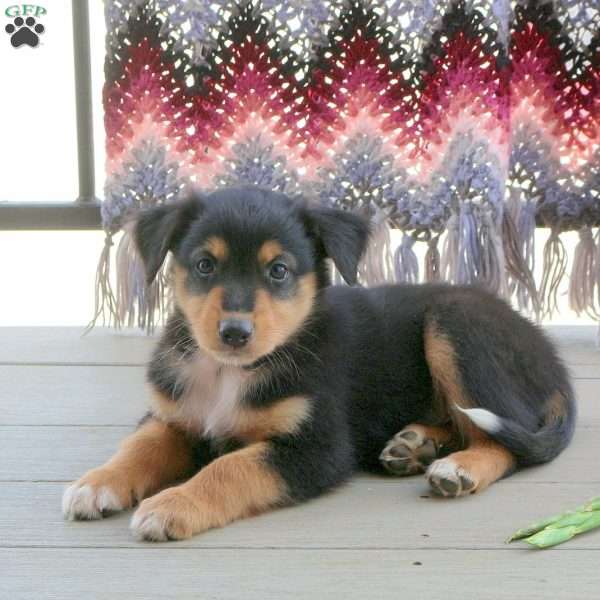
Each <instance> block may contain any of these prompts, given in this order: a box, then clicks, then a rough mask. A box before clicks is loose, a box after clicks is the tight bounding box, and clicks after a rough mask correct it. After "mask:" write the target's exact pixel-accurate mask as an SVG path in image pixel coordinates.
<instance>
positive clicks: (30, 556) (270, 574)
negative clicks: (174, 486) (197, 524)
mask: <svg viewBox="0 0 600 600" xmlns="http://www.w3.org/2000/svg"><path fill="white" fill-rule="evenodd" d="M598 560H600V554H599V553H598V552H585V553H584V552H579V551H576V550H567V551H564V552H552V551H549V552H544V553H540V552H531V551H530V552H525V551H518V550H515V551H500V550H479V551H477V550H454V551H448V550H446V551H424V550H412V551H408V552H396V551H390V550H376V551H365V550H337V551H336V550H246V551H241V552H240V551H239V550H210V551H203V550H177V551H176V550H168V549H164V546H163V549H160V550H153V551H132V550H124V549H107V550H97V549H88V550H82V549H77V550H69V549H65V550H42V549H22V550H2V551H0V564H2V567H3V571H5V573H4V574H3V576H2V580H3V581H2V583H0V585H1V586H2V588H3V589H4V590H6V592H5V595H4V596H3V597H5V598H10V599H11V600H31V599H32V598H60V599H61V600H80V598H98V597H103V598H111V600H154V599H158V598H160V599H167V598H178V600H186V599H194V600H196V599H197V598H206V599H217V598H218V599H219V600H239V599H240V598H245V599H247V600H253V599H259V600H270V599H277V600H280V599H281V598H286V599H287V598H296V599H303V598H310V599H318V600H339V598H346V599H354V598H356V599H360V600H364V599H365V598H377V599H378V600H388V599H389V600H397V599H398V598H419V599H420V600H428V599H432V600H439V599H440V598H446V597H448V596H450V595H452V593H453V591H454V593H455V594H456V593H457V594H459V595H460V597H461V598H477V599H478V600H505V599H506V600H514V599H515V598H527V599H528V600H547V598H553V599H554V600H583V599H585V600H589V599H590V598H596V597H597V595H598V585H599V583H600V575H599V574H598V569H597V566H598Z"/></svg>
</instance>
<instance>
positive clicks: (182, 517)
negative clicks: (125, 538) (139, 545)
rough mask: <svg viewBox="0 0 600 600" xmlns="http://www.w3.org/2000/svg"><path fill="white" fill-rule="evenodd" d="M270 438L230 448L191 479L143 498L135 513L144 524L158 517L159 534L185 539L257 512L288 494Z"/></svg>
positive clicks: (142, 527) (138, 524)
mask: <svg viewBox="0 0 600 600" xmlns="http://www.w3.org/2000/svg"><path fill="white" fill-rule="evenodd" d="M268 449H269V446H268V444H267V443H258V444H252V445H251V446H248V447H246V448H243V449H241V450H237V451H235V452H231V453H230V454H226V455H225V456H222V457H220V458H218V459H217V460H215V461H213V462H212V463H210V464H209V465H208V466H206V467H204V469H202V470H201V471H200V473H198V474H197V475H195V476H194V477H192V478H191V479H190V480H188V481H187V482H185V483H183V484H182V485H179V486H177V487H173V488H170V489H167V490H165V491H163V492H161V493H160V494H157V495H156V496H154V497H152V498H149V499H147V500H145V501H144V502H142V504H141V505H140V508H139V509H138V511H137V512H136V514H135V516H134V521H133V522H134V523H136V524H137V525H135V526H136V527H137V528H138V529H139V530H141V531H143V530H144V525H143V523H144V521H146V522H147V521H148V519H151V520H153V521H154V522H155V523H157V524H158V528H159V529H160V530H161V532H160V533H162V534H164V537H162V538H161V537H160V535H156V533H155V532H153V533H152V534H151V535H150V537H154V539H166V538H168V539H183V538H188V537H191V536H192V535H194V534H196V533H200V532H201V531H205V530H206V529H211V528H213V527H222V526H223V525H226V524H227V523H230V522H231V521H234V520H236V519H240V518H243V517H247V516H249V515H252V514H257V513H260V512H263V511H265V510H267V509H268V508H271V507H273V506H275V505H277V504H279V503H281V502H282V501H285V499H286V490H285V484H284V482H283V481H282V480H281V478H280V477H279V475H277V474H276V473H275V472H274V471H273V470H272V469H271V468H270V467H269V466H268V464H267V463H266V462H265V458H266V454H267V452H268Z"/></svg>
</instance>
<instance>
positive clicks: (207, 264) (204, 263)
mask: <svg viewBox="0 0 600 600" xmlns="http://www.w3.org/2000/svg"><path fill="white" fill-rule="evenodd" d="M196 270H197V271H198V273H200V274H202V275H210V274H211V273H214V271H215V261H214V260H213V259H212V258H208V257H204V258H201V259H200V260H199V261H198V262H197V263H196Z"/></svg>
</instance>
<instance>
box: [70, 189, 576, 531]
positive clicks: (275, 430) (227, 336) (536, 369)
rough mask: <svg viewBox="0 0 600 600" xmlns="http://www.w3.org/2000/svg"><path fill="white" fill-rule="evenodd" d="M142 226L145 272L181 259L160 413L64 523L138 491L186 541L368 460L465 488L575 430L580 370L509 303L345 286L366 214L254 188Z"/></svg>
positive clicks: (336, 479)
mask: <svg viewBox="0 0 600 600" xmlns="http://www.w3.org/2000/svg"><path fill="white" fill-rule="evenodd" d="M135 236H136V241H137V246H138V248H139V252H140V254H141V256H142V258H143V260H144V263H145V266H146V269H147V274H148V281H152V280H153V279H154V277H155V276H156V274H157V272H158V270H159V269H160V267H161V265H162V263H163V261H164V260H165V258H166V256H167V253H168V252H169V251H170V252H171V253H172V256H173V278H174V289H175V300H176V302H175V308H174V311H173V314H172V315H171V317H170V319H169V321H168V324H167V325H166V328H165V330H164V332H163V334H162V339H161V340H160V342H159V344H158V347H157V349H156V352H155V354H154V357H153V359H152V361H151V364H150V367H149V371H148V380H149V383H150V387H151V390H152V392H151V396H152V403H151V411H150V413H149V415H148V416H147V417H146V418H145V419H144V420H143V421H142V423H141V424H140V425H139V427H138V429H137V431H136V432H135V433H133V434H132V435H130V436H129V437H128V438H127V439H126V440H125V441H124V442H123V444H122V446H121V448H120V449H119V451H118V452H117V453H116V454H115V455H114V456H113V457H112V458H111V459H110V460H109V461H108V462H107V463H106V464H104V465H102V466H101V467H99V468H97V469H94V470H92V471H90V472H88V473H87V474H86V475H84V476H83V477H82V478H81V479H80V480H79V481H77V482H76V483H75V484H73V485H72V486H71V487H70V488H69V489H68V490H67V491H66V492H65V496H64V500H63V508H64V513H65V515H66V517H68V518H71V519H98V518H101V517H102V516H104V515H105V514H108V513H110V512H114V511H119V510H123V509H127V508H130V507H132V506H134V505H135V504H137V503H138V502H140V505H139V507H138V509H137V511H136V512H135V514H134V516H133V520H132V522H131V527H132V529H133V531H134V533H135V535H136V536H138V537H139V538H142V539H147V540H170V539H182V538H187V537H190V536H192V535H194V534H197V533H200V532H202V531H204V530H206V529H209V528H211V527H221V526H223V525H226V524H227V523H229V522H231V521H234V520H235V519H240V518H243V517H247V516H249V515H252V514H256V513H260V512H263V511H266V510H268V509H271V508H274V507H278V506H284V505H288V504H294V503H298V502H302V501H304V500H308V499H309V498H314V497H315V496H319V495H320V494H322V493H323V492H326V491H327V490H330V489H331V488H333V487H335V486H336V485H338V484H340V483H342V482H343V481H345V480H347V479H348V478H349V477H351V476H352V474H353V473H355V472H356V471H357V470H359V469H366V470H374V471H377V470H381V469H385V470H386V471H388V472H389V473H392V474H394V475H399V476H404V475H412V474H416V473H425V477H426V478H427V480H428V482H429V484H430V485H431V487H432V488H433V491H434V492H436V493H437V494H440V495H442V496H448V497H456V496H462V495H465V494H471V493H473V492H479V491H482V490H483V489H485V488H486V487H487V486H489V485H490V484H491V483H492V482H494V481H496V480H497V479H499V478H501V477H505V476H506V475H508V474H510V473H511V472H513V471H514V470H515V469H517V468H519V467H522V466H526V465H532V464H535V463H542V462H546V461H549V460H551V459H552V458H554V457H555V456H556V455H557V454H558V453H559V452H560V451H561V450H563V449H564V448H565V446H566V445H567V444H568V443H569V441H570V439H571V436H572V434H573V427H574V420H575V404H574V399H573V392H572V389H571V385H570V383H569V378H568V375H567V372H566V370H565V368H564V367H563V365H562V363H561V361H560V360H559V359H558V357H557V355H556V352H555V350H554V348H553V347H552V345H551V344H550V343H549V341H548V340H547V339H546V338H545V336H544V335H543V333H542V332H541V331H540V330H539V329H538V328H536V327H535V326H533V325H532V324H531V323H530V322H529V321H527V320H526V319H524V318H522V317H520V316H519V315H518V314H517V313H516V312H514V311H513V310H511V309H510V308H509V306H508V305H507V304H505V303H504V302H502V301H501V300H498V299H497V298H495V297H494V296H492V295H490V294H489V293H487V292H485V291H483V290H481V289H477V288H474V287H452V286H448V285H441V284H439V285H438V284H436V285H418V286H409V285H389V286H382V287H377V288H373V289H363V288H360V287H350V286H333V287H332V286H330V285H329V283H330V280H329V274H328V263H327V260H328V259H331V260H332V261H333V262H334V263H335V265H336V267H337V269H338V270H339V272H340V273H341V275H342V276H343V277H344V279H345V280H346V281H347V282H348V283H349V284H354V283H356V270H357V264H358V261H359V259H360V257H361V255H362V253H363V250H364V249H365V245H366V243H367V238H368V226H367V224H366V223H365V222H364V221H363V219H361V218H359V217H358V216H356V215H353V214H350V213H348V212H342V211H338V210H333V209H327V208H316V207H311V206H308V205H306V204H304V203H299V202H296V201H293V200H291V199H289V198H288V197H286V196H284V195H282V194H278V193H273V192H267V191H263V190H260V189H258V188H254V187H248V188H241V189H228V190H223V191H218V192H215V193H213V194H211V195H209V196H206V197H201V198H200V197H199V198H193V199H191V200H188V201H187V202H183V203H181V204H175V205H172V206H161V207H159V208H155V209H152V210H150V211H148V212H147V213H145V214H143V215H142V216H141V217H140V219H139V220H138V222H137V226H136V230H135ZM169 486H172V487H169ZM161 490H162V491H161Z"/></svg>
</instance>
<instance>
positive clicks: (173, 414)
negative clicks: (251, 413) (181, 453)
mask: <svg viewBox="0 0 600 600" xmlns="http://www.w3.org/2000/svg"><path fill="white" fill-rule="evenodd" d="M179 377H180V379H179V381H178V384H179V385H180V386H181V387H182V388H183V390H184V392H183V394H182V396H181V397H180V398H179V399H178V400H177V401H176V402H175V401H168V402H160V406H159V407H158V409H159V413H160V415H161V417H163V418H166V420H169V421H171V422H174V423H176V424H178V425H179V426H181V427H183V428H185V429H186V430H188V431H191V432H193V433H196V434H198V435H201V436H203V437H212V438H220V437H227V436H232V435H236V434H237V432H238V431H239V430H240V429H241V428H243V426H244V422H245V421H246V420H247V412H248V411H247V409H244V408H242V400H243V397H244V394H245V393H246V391H247V390H248V388H249V386H250V385H251V384H252V381H253V373H251V372H249V371H246V370H244V369H242V368H240V367H235V366H229V365H222V364H219V363H217V362H216V361H214V360H213V359H211V358H210V357H206V356H200V357H198V358H196V359H194V360H193V361H190V362H189V363H188V364H186V365H185V366H184V367H183V368H182V369H181V370H180V375H179ZM155 408H156V407H155Z"/></svg>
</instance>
